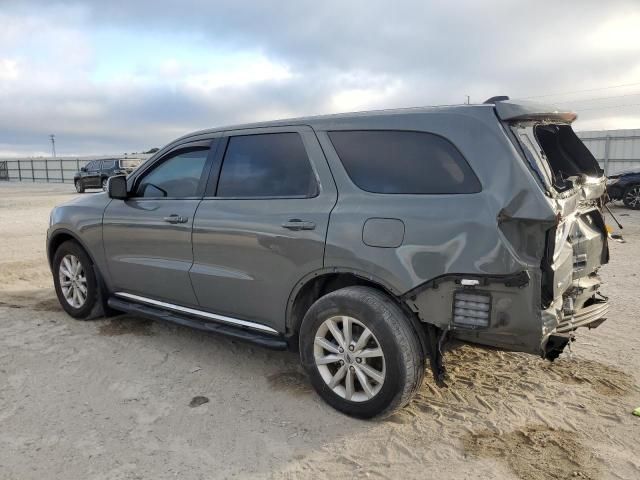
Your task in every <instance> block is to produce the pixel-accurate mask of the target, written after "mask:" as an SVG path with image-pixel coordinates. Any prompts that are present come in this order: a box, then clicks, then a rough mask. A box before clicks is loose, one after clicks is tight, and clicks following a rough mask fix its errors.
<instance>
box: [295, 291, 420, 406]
mask: <svg viewBox="0 0 640 480" xmlns="http://www.w3.org/2000/svg"><path fill="white" fill-rule="evenodd" d="M300 357H301V361H302V364H303V366H304V368H305V369H306V371H307V373H308V375H309V377H310V379H311V383H312V384H313V386H314V388H315V389H316V391H317V392H318V394H319V395H320V396H321V397H322V398H323V399H324V400H325V401H326V402H327V403H329V404H330V405H331V406H333V407H334V408H336V409H337V410H340V411H342V412H344V413H346V414H348V415H352V416H354V417H360V418H371V417H385V416H389V415H391V414H393V413H394V412H395V411H397V410H398V409H400V408H402V407H404V406H405V405H406V404H408V403H409V402H410V400H411V399H412V398H413V396H414V394H415V393H416V392H417V390H418V388H419V387H420V385H421V384H422V379H423V376H424V354H423V352H422V349H421V347H420V343H419V339H418V335H417V333H416V332H415V331H414V330H413V327H412V326H411V324H410V321H409V319H408V318H406V316H405V314H404V312H402V310H401V309H400V308H399V307H398V305H397V304H395V303H394V302H393V300H392V299H391V298H389V297H388V296H386V295H385V294H383V293H381V292H379V291H377V290H374V289H372V288H369V287H360V286H357V287H347V288H343V289H340V290H337V291H335V292H332V293H330V294H328V295H326V296H324V297H322V298H320V299H319V300H318V301H316V302H315V303H314V304H313V305H312V306H311V308H310V309H309V311H308V312H307V314H306V315H305V317H304V320H303V322H302V326H301V329H300Z"/></svg>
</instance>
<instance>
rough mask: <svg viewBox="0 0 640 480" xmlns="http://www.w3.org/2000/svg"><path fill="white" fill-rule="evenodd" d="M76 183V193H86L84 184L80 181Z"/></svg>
mask: <svg viewBox="0 0 640 480" xmlns="http://www.w3.org/2000/svg"><path fill="white" fill-rule="evenodd" d="M74 183H75V186H76V192H78V193H84V186H83V185H82V182H81V181H80V180H76V181H75V182H74Z"/></svg>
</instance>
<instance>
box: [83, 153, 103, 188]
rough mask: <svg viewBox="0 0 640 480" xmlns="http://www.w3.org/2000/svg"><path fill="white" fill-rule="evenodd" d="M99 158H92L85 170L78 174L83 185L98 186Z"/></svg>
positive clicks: (88, 186)
mask: <svg viewBox="0 0 640 480" xmlns="http://www.w3.org/2000/svg"><path fill="white" fill-rule="evenodd" d="M101 162H102V161H101V160H93V161H91V162H89V163H88V164H87V166H86V171H85V172H82V173H81V174H80V176H81V177H83V178H82V183H83V184H84V186H85V187H87V188H91V187H98V186H100V163H101Z"/></svg>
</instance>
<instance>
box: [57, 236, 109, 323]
mask: <svg viewBox="0 0 640 480" xmlns="http://www.w3.org/2000/svg"><path fill="white" fill-rule="evenodd" d="M53 283H54V286H55V289H56V295H57V296H58V301H59V302H60V305H61V306H62V308H64V310H65V311H66V312H67V313H68V314H69V315H71V316H72V317H74V318H80V319H87V318H90V317H91V316H92V314H94V312H95V310H96V309H97V307H99V302H98V284H97V281H96V276H95V273H94V270H93V263H92V262H91V259H90V258H89V256H88V255H87V253H86V252H85V251H84V250H83V249H82V247H81V246H80V245H78V244H77V243H76V242H74V241H72V240H68V241H66V242H64V243H63V244H62V245H60V246H59V247H58V249H57V250H56V253H55V254H54V256H53Z"/></svg>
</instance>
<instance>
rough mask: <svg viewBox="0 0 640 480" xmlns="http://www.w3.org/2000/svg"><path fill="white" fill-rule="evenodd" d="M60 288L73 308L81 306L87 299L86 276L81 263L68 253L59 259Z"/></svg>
mask: <svg viewBox="0 0 640 480" xmlns="http://www.w3.org/2000/svg"><path fill="white" fill-rule="evenodd" d="M58 278H59V280H60V289H61V290H62V295H63V297H64V299H65V300H66V302H67V303H68V304H69V305H71V306H72V307H73V308H81V307H82V306H83V305H84V304H85V302H86V301H87V292H88V290H87V277H86V275H85V271H84V267H83V266H82V263H81V262H80V260H79V259H78V257H76V256H75V255H73V254H71V253H68V254H67V255H65V256H64V257H62V260H61V261H60V267H59V269H58Z"/></svg>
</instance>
